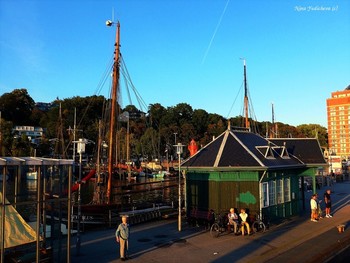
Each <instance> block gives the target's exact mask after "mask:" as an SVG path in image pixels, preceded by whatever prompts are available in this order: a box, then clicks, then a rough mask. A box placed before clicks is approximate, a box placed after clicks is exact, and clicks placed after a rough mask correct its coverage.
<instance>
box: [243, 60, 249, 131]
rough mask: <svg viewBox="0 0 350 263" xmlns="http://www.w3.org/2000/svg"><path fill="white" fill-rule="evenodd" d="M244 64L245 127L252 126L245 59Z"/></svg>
mask: <svg viewBox="0 0 350 263" xmlns="http://www.w3.org/2000/svg"><path fill="white" fill-rule="evenodd" d="M243 65H244V117H245V128H250V124H249V112H248V105H249V102H248V87H247V67H246V64H245V59H243Z"/></svg>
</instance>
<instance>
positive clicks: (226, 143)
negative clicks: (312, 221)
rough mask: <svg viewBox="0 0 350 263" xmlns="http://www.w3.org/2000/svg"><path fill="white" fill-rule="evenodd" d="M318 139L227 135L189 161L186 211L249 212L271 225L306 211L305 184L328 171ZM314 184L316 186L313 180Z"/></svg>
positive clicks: (240, 131) (230, 132)
mask: <svg viewBox="0 0 350 263" xmlns="http://www.w3.org/2000/svg"><path fill="white" fill-rule="evenodd" d="M326 165H327V164H326V161H325V159H324V158H323V154H322V151H321V147H320V145H319V143H318V141H317V139H293V138H288V139H273V140H272V139H271V140H269V139H266V138H263V137H261V136H260V135H257V134H255V133H252V132H249V131H247V130H246V129H242V128H238V129H233V128H232V129H231V127H230V126H229V127H228V129H227V130H226V131H225V132H223V133H222V134H221V135H220V136H218V137H217V138H216V139H215V140H213V141H212V142H210V143H209V144H208V145H206V146H205V147H203V148H202V149H200V150H199V151H198V152H197V153H196V154H195V155H193V156H191V157H190V158H189V159H187V160H185V161H184V162H183V164H182V170H184V172H185V174H186V209H187V211H186V212H187V214H188V215H189V214H190V213H191V210H193V209H197V210H203V211H208V210H210V209H213V210H214V211H215V212H217V213H222V212H228V210H229V209H230V208H231V207H234V208H237V209H238V210H239V209H241V208H246V209H248V211H249V213H250V215H251V216H254V215H256V214H261V215H262V216H263V217H265V218H266V217H268V218H269V220H270V221H277V220H279V219H281V218H288V217H291V216H293V215H297V214H299V213H300V212H301V211H302V210H303V208H304V207H303V203H304V202H303V200H304V195H303V193H304V191H303V186H304V183H303V178H304V177H305V176H311V177H312V178H315V176H316V175H317V174H318V172H319V170H320V169H324V168H325V167H326ZM313 181H315V180H313Z"/></svg>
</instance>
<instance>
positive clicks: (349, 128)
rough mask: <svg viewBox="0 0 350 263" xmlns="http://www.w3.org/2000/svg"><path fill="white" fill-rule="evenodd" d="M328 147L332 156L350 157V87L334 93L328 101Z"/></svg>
mask: <svg viewBox="0 0 350 263" xmlns="http://www.w3.org/2000/svg"><path fill="white" fill-rule="evenodd" d="M327 120H328V147H329V154H330V155H337V156H340V157H341V159H342V160H348V158H349V157H350V85H349V86H348V87H346V88H345V90H342V91H335V92H332V97H331V98H328V99H327Z"/></svg>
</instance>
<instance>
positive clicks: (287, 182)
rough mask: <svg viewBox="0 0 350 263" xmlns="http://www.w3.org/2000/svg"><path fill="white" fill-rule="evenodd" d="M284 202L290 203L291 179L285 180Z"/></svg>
mask: <svg viewBox="0 0 350 263" xmlns="http://www.w3.org/2000/svg"><path fill="white" fill-rule="evenodd" d="M283 190H284V202H290V178H285V179H284V180H283Z"/></svg>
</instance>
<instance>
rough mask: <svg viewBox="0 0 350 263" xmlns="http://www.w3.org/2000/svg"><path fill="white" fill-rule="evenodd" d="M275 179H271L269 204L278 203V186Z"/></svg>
mask: <svg viewBox="0 0 350 263" xmlns="http://www.w3.org/2000/svg"><path fill="white" fill-rule="evenodd" d="M275 184H276V183H275V181H269V205H275V204H276V188H275Z"/></svg>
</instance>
